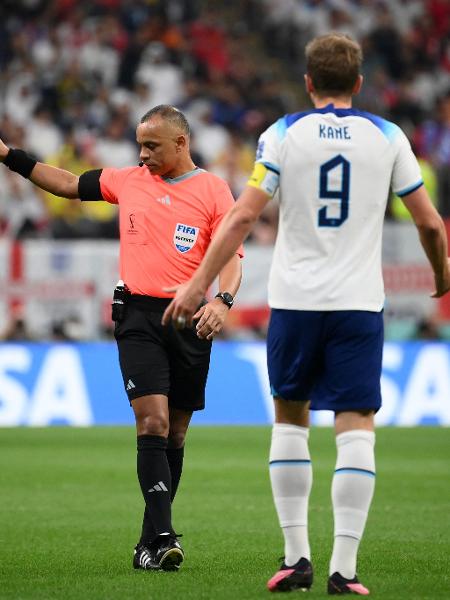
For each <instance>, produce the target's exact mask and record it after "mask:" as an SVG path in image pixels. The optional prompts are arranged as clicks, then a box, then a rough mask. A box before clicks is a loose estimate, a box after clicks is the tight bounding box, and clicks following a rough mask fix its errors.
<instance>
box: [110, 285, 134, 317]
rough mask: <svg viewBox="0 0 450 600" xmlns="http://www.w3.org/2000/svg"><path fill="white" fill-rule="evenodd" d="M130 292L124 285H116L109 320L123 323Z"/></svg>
mask: <svg viewBox="0 0 450 600" xmlns="http://www.w3.org/2000/svg"><path fill="white" fill-rule="evenodd" d="M129 297H130V292H129V290H128V288H127V286H126V285H125V284H123V285H121V284H117V285H116V287H115V288H114V294H113V301H112V305H111V306H112V311H111V318H112V320H113V321H115V322H116V323H120V321H123V319H124V317H125V310H126V307H127V302H128V298H129Z"/></svg>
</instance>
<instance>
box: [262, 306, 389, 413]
mask: <svg viewBox="0 0 450 600" xmlns="http://www.w3.org/2000/svg"><path fill="white" fill-rule="evenodd" d="M383 339H384V334H383V312H378V313H377V312H369V311H358V310H343V311H301V310H284V309H272V311H271V317H270V324H269V331H268V336H267V362H268V368H269V379H270V384H271V388H272V393H273V395H274V396H279V397H280V398H283V399H285V400H301V401H304V400H311V409H312V410H332V411H335V412H339V411H352V410H375V411H377V410H378V409H379V408H380V406H381V391H380V377H381V359H382V353H383Z"/></svg>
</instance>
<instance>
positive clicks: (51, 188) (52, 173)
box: [0, 140, 79, 198]
mask: <svg viewBox="0 0 450 600" xmlns="http://www.w3.org/2000/svg"><path fill="white" fill-rule="evenodd" d="M0 161H1V162H3V163H4V164H5V166H7V167H8V168H9V169H10V170H11V171H15V172H16V173H19V174H20V175H22V176H23V177H25V178H27V179H29V180H30V181H32V182H33V183H34V184H35V185H37V186H38V187H40V188H41V189H43V190H45V191H47V192H50V193H51V194H55V196H61V197H63V198H78V197H79V194H78V182H79V177H78V176H77V175H74V174H73V173H70V171H65V170H64V169H59V168H58V167H52V166H50V165H46V164H45V163H41V162H38V161H37V160H35V159H34V158H33V157H32V156H30V155H29V154H27V153H26V152H25V151H24V150H18V149H14V148H8V146H7V145H6V144H5V143H4V142H3V141H2V140H0Z"/></svg>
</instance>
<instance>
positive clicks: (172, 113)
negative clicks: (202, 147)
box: [141, 104, 191, 136]
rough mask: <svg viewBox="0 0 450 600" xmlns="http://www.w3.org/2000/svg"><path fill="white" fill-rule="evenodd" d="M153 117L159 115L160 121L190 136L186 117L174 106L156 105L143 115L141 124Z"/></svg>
mask: <svg viewBox="0 0 450 600" xmlns="http://www.w3.org/2000/svg"><path fill="white" fill-rule="evenodd" d="M155 115H160V117H161V118H162V119H164V120H165V121H169V122H170V123H172V125H175V127H177V128H178V129H181V131H182V132H183V133H185V134H186V135H187V136H190V135H191V128H190V126H189V123H188V121H187V119H186V117H185V116H184V114H183V113H182V112H181V110H178V108H175V106H171V105H170V104H158V106H154V107H153V108H151V109H150V110H149V111H147V112H146V113H145V115H144V116H143V117H142V118H141V123H145V122H146V121H150V119H151V118H152V117H154V116H155Z"/></svg>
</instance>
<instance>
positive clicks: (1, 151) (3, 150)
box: [0, 140, 9, 162]
mask: <svg viewBox="0 0 450 600" xmlns="http://www.w3.org/2000/svg"><path fill="white" fill-rule="evenodd" d="M8 152H9V148H8V146H7V145H6V144H5V143H4V142H3V140H0V161H1V162H3V161H4V160H5V158H6V155H7V154H8Z"/></svg>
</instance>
